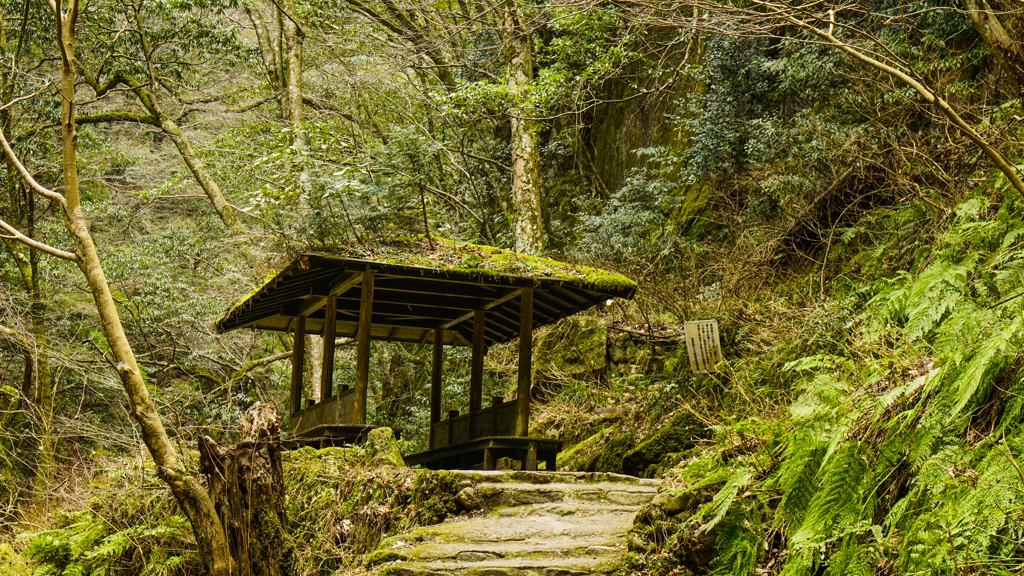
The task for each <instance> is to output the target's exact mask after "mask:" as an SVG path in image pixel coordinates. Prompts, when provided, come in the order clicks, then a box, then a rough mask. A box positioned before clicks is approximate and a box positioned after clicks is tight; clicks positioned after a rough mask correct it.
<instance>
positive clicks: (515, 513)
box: [382, 470, 660, 576]
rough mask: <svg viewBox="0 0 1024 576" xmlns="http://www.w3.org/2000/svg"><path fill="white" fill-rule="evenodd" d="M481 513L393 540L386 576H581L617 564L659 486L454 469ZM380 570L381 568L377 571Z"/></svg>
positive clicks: (611, 478)
mask: <svg viewBox="0 0 1024 576" xmlns="http://www.w3.org/2000/svg"><path fill="white" fill-rule="evenodd" d="M455 473H456V474H458V475H459V476H460V477H461V480H460V481H459V485H460V488H469V487H472V488H473V490H472V492H473V494H474V496H475V497H476V498H478V499H479V503H480V504H481V506H482V507H483V509H484V510H487V509H490V512H489V513H487V514H486V515H473V516H460V517H457V518H453V519H452V520H449V521H448V522H445V523H443V524H438V525H434V526H424V527H421V528H418V529H416V530H414V531H412V532H410V533H407V534H404V535H402V536H399V537H397V538H395V539H391V541H392V542H394V544H392V545H391V546H390V548H389V549H391V550H394V551H396V552H401V553H402V554H405V555H407V556H408V557H409V558H410V560H409V561H405V562H395V563H392V564H389V565H387V574H388V576H438V575H442V574H443V575H445V576H452V575H456V574H457V575H464V576H584V575H599V574H605V573H609V572H613V571H615V570H616V569H617V568H619V567H621V559H622V555H623V554H624V553H625V552H626V533H627V532H628V531H629V529H630V528H631V527H632V525H633V520H634V518H635V517H636V513H637V511H638V510H639V509H640V506H642V505H644V504H646V503H648V502H650V501H651V500H652V499H653V498H654V497H655V496H656V495H657V492H658V485H659V484H660V483H659V482H657V481H643V480H641V479H639V478H633V477H630V476H623V475H621V474H606V473H589V472H521V471H504V470H495V471H475V470H474V471H456V472H455ZM382 569H383V567H382Z"/></svg>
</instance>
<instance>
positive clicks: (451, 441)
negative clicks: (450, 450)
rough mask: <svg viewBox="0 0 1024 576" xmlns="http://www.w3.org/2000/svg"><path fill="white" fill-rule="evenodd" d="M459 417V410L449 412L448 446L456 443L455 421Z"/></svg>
mask: <svg viewBox="0 0 1024 576" xmlns="http://www.w3.org/2000/svg"><path fill="white" fill-rule="evenodd" d="M458 417H459V411H458V410H449V411H448V446H451V445H452V444H454V443H455V419H456V418H458Z"/></svg>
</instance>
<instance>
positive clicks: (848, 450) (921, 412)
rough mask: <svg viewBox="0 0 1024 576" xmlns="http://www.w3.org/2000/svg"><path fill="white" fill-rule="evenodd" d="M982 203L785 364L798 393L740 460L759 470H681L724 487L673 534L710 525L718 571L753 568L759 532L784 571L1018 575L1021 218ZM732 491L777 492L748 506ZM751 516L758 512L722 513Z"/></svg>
mask: <svg viewBox="0 0 1024 576" xmlns="http://www.w3.org/2000/svg"><path fill="white" fill-rule="evenodd" d="M985 206H986V203H985V202H984V201H983V198H980V197H975V198H971V199H968V200H966V201H964V202H963V203H962V204H961V205H960V206H959V207H958V209H957V211H956V212H957V214H958V217H957V219H956V220H955V221H954V222H953V223H952V225H951V227H950V228H949V229H948V231H947V232H946V233H944V234H943V235H941V236H939V237H938V238H937V239H936V240H935V241H934V243H933V244H932V246H931V250H930V253H929V257H928V258H927V259H926V260H924V261H923V262H922V263H920V264H919V265H918V267H917V268H916V269H913V270H910V271H908V272H906V273H901V274H898V275H896V276H895V277H894V278H884V277H883V278H880V279H878V280H877V281H875V283H874V284H873V285H872V287H871V288H870V289H868V290H867V292H868V293H869V294H870V293H873V294H874V295H873V296H872V297H871V298H870V299H865V300H862V302H863V305H862V308H861V311H860V312H859V314H858V316H857V318H856V320H855V323H854V326H855V330H854V331H853V332H852V333H851V336H850V340H849V342H848V343H847V345H846V351H844V352H842V353H840V354H817V355H813V356H805V357H803V358H800V359H798V360H795V361H792V362H790V363H788V364H787V365H786V367H785V370H786V373H788V374H789V375H790V377H791V378H792V379H793V384H794V385H795V386H796V388H797V390H798V392H797V394H796V396H795V398H794V400H793V402H792V403H791V405H790V409H789V415H788V426H787V427H788V431H786V432H784V433H782V434H780V435H779V436H777V437H776V439H775V441H773V442H770V443H767V444H763V445H762V446H763V448H762V452H763V454H764V455H763V456H761V457H759V458H761V459H760V460H757V459H755V462H764V460H763V458H765V457H772V458H773V461H774V462H775V464H774V466H772V467H771V468H770V473H767V474H763V473H760V474H759V473H757V472H756V471H757V470H761V469H762V468H761V467H760V465H757V466H754V467H753V468H751V467H750V466H743V465H741V464H740V461H733V462H731V463H730V462H729V461H728V460H726V461H720V460H717V458H718V457H719V456H718V454H720V452H712V453H709V454H708V455H707V456H704V457H701V458H699V459H697V460H696V461H691V463H689V464H688V465H687V466H688V467H694V468H695V470H696V469H698V467H703V468H704V470H712V471H714V472H712V474H711V476H710V477H712V478H720V479H724V484H722V485H721V488H720V489H719V490H718V492H717V494H716V495H715V496H714V497H713V498H712V499H711V500H710V501H709V502H708V503H707V504H705V505H704V507H703V508H702V509H701V510H700V511H699V512H698V513H697V514H695V515H694V516H693V518H692V519H691V520H690V521H689V522H688V523H687V526H688V528H686V529H685V530H690V531H697V532H700V531H706V530H711V529H714V528H716V527H717V528H718V530H719V531H718V536H717V546H718V550H719V553H720V556H719V559H718V561H717V563H716V564H715V568H714V569H715V570H716V571H717V572H718V573H722V574H726V573H752V570H754V568H755V567H758V566H761V565H762V564H761V563H763V562H764V561H765V558H764V557H761V556H759V555H758V554H759V552H757V550H759V548H758V545H759V544H761V543H764V542H767V541H768V540H769V539H770V538H771V536H770V533H771V532H772V531H779V532H781V533H782V534H785V538H786V550H787V555H786V557H785V562H784V564H783V566H782V573H783V574H813V573H822V571H824V573H826V574H867V573H874V568H872V567H873V566H878V565H879V564H880V563H882V564H886V565H889V566H893V567H894V569H895V570H896V572H895V573H898V574H921V573H929V574H956V573H961V572H962V571H963V570H965V569H966V567H968V566H976V565H984V566H986V568H988V569H995V568H999V569H1001V570H1006V571H1008V572H1013V571H1016V570H1019V569H1021V568H1022V567H1024V565H1022V561H1021V560H1020V555H1019V553H1018V552H1019V550H1018V548H1017V545H1016V542H1018V541H1019V538H1020V535H1021V534H1022V533H1024V519H1022V517H1021V516H1020V514H1019V507H1020V502H1022V501H1024V476H1022V474H1021V473H1020V469H1019V468H1018V464H1017V462H1018V460H1019V459H1020V457H1021V455H1022V454H1024V452H1022V449H1024V441H1022V439H1021V438H1022V437H1021V435H1020V434H1021V431H1022V430H1021V427H1020V424H1019V414H1020V405H1019V403H1018V402H1017V401H1016V399H1015V398H1014V399H1012V400H1011V399H1010V398H1011V397H1012V392H1011V391H1013V390H1017V389H1019V387H1020V386H1021V371H1020V365H1021V356H1020V350H1021V348H1022V345H1024V326H1022V321H1021V311H1022V309H1024V307H1022V303H1021V302H1020V300H1019V298H1016V295H1017V294H1018V292H1016V291H1017V283H1016V280H1014V279H1011V276H1010V275H1008V274H1007V270H1008V269H1011V268H1013V267H1014V266H1016V264H1015V260H1013V259H1008V258H1006V257H1005V253H1006V252H1007V250H1008V249H1010V250H1013V249H1016V246H1017V244H1018V238H1019V236H1020V235H1021V227H1022V225H1024V222H1022V221H1021V219H1020V217H1019V216H1018V215H1016V214H1015V213H1012V212H1010V211H1008V210H1002V211H998V212H995V213H993V212H991V211H987V210H984V209H983V208H984V207H985ZM772 455H774V456H772ZM705 458H706V459H707V460H705ZM776 458H777V460H776ZM741 461H742V460H741ZM701 462H704V463H703V464H701ZM727 466H728V468H727ZM716 467H717V468H716ZM716 469H717V471H715V470H716ZM728 470H731V471H728ZM707 473H708V472H707V471H705V472H704V474H707ZM687 476H688V477H693V475H692V474H688V475H687ZM744 491H746V493H747V494H749V495H751V496H753V495H756V494H759V493H765V494H771V493H774V494H777V496H776V497H774V498H770V499H768V500H761V501H760V502H762V505H757V504H756V502H758V501H759V500H758V499H757V498H751V497H746V498H744V497H740V494H741V493H744ZM751 514H761V516H760V519H758V520H756V521H754V520H748V521H737V520H736V518H750V515H751Z"/></svg>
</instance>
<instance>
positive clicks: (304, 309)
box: [296, 272, 363, 316]
mask: <svg viewBox="0 0 1024 576" xmlns="http://www.w3.org/2000/svg"><path fill="white" fill-rule="evenodd" d="M362 280H363V275H362V274H359V273H358V272H346V273H345V274H342V275H341V276H338V277H337V278H335V279H334V280H333V281H332V283H331V288H330V289H329V290H328V291H327V295H326V296H319V295H316V294H313V295H311V296H307V297H306V299H305V300H303V301H302V304H300V305H299V311H298V314H296V316H309V315H310V314H312V313H313V312H316V311H317V310H319V309H321V308H323V306H324V304H327V301H328V300H330V299H331V297H333V296H337V295H338V294H341V293H342V292H345V291H346V290H348V289H349V288H351V287H353V286H355V285H356V284H359V283H360V282H361V281H362Z"/></svg>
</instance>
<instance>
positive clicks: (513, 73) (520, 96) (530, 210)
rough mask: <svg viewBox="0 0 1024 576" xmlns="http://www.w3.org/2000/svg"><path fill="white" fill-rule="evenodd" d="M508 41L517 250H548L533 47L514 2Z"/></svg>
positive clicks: (508, 8)
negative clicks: (534, 104)
mask: <svg viewBox="0 0 1024 576" xmlns="http://www.w3.org/2000/svg"><path fill="white" fill-rule="evenodd" d="M504 27H505V30H504V32H505V44H506V53H507V54H508V93H509V98H510V99H511V100H512V102H513V104H512V110H511V111H510V114H509V117H510V119H511V123H512V210H513V214H514V216H513V218H514V232H515V239H516V251H517V252H521V253H524V254H541V253H543V252H544V220H543V216H542V213H541V180H540V153H539V151H538V149H537V122H536V120H533V119H531V117H532V116H533V115H534V113H533V107H532V106H531V105H530V99H531V96H530V85H531V84H532V83H533V47H532V46H531V34H530V31H529V30H528V29H526V28H525V27H524V26H523V25H522V23H521V21H520V18H519V14H518V13H517V12H516V9H515V6H514V5H513V4H512V3H511V2H510V3H509V4H507V5H506V7H505V26H504Z"/></svg>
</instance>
